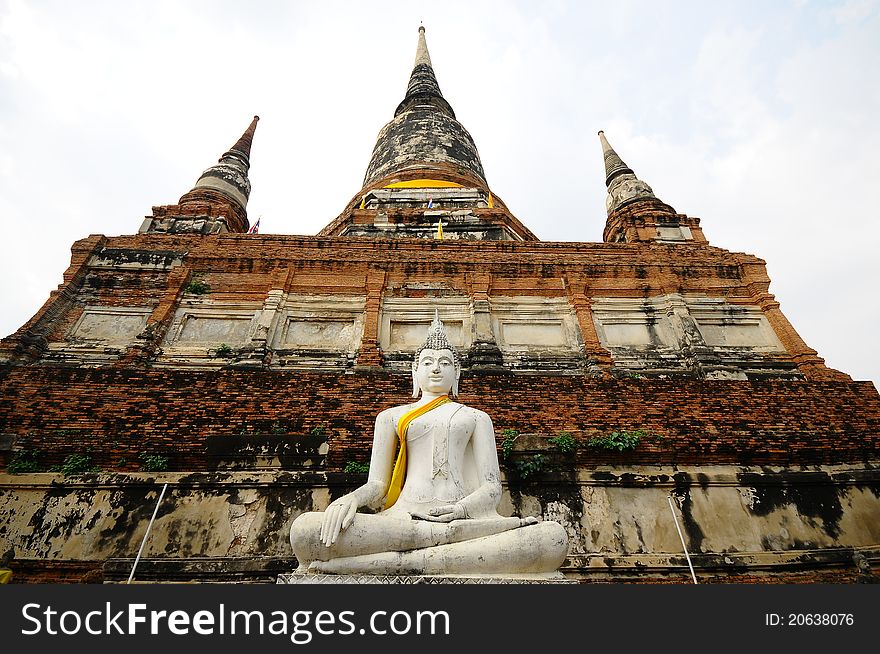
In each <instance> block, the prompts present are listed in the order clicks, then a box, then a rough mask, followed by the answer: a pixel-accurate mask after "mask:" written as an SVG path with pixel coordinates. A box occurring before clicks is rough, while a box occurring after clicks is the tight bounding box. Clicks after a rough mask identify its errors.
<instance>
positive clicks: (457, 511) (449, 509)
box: [412, 504, 468, 522]
mask: <svg viewBox="0 0 880 654" xmlns="http://www.w3.org/2000/svg"><path fill="white" fill-rule="evenodd" d="M412 516H413V517H414V518H420V519H421V520H430V521H431V522H452V521H453V520H463V519H464V518H467V517H468V516H467V511H466V510H465V508H464V506H463V505H461V504H447V505H445V506H438V507H436V508H433V509H431V510H430V511H428V512H427V513H413V514H412Z"/></svg>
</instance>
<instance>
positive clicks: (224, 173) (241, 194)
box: [180, 116, 260, 212]
mask: <svg viewBox="0 0 880 654" xmlns="http://www.w3.org/2000/svg"><path fill="white" fill-rule="evenodd" d="M259 120H260V117H259V116H254V119H253V120H252V121H251V124H250V125H249V126H248V128H247V129H246V130H245V131H244V134H242V135H241V138H240V139H238V141H236V143H235V145H233V146H232V147H231V148H229V150H227V151H226V152H224V153H223V156H222V157H220V159H219V161H218V162H217V163H216V164H215V165H213V166H211V167H210V168H208V169H207V170H206V171H205V172H203V173H202V176H201V177H199V179H198V181H197V182H196V184H195V186H193V188H192V190H191V191H190V192H189V193H187V194H186V195H184V196H183V197H182V198H181V199H180V204H186V203H187V201H195V200H201V199H203V195H204V194H206V193H208V194H209V193H211V192H216V193H219V194H220V195H222V196H223V197H225V198H226V199H228V200H231V201H232V202H234V203H236V204H237V205H238V206H239V208H240V209H241V210H242V211H243V212H244V211H245V209H246V207H247V202H248V197H250V194H251V182H250V180H249V179H248V170H249V169H250V167H251V161H250V156H251V144H252V143H253V140H254V132H255V131H256V129H257V121H259Z"/></svg>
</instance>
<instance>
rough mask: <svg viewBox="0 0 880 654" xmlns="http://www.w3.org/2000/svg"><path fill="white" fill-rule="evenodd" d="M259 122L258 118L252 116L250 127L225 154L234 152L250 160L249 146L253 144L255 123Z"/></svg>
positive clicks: (255, 129)
mask: <svg viewBox="0 0 880 654" xmlns="http://www.w3.org/2000/svg"><path fill="white" fill-rule="evenodd" d="M259 120H260V117H259V116H254V119H253V120H252V121H251V124H250V126H249V127H248V128H247V129H246V130H245V131H244V134H242V135H241V138H240V139H238V141H236V143H235V145H233V146H232V147H231V148H229V152H227V153H226V154H229V153H231V152H232V151H233V150H234V151H235V152H238V153H240V154H243V155H244V156H245V157H248V159H250V156H251V144H252V143H253V142H254V132H256V131H257V121H259ZM224 156H226V155H224ZM221 161H222V159H221Z"/></svg>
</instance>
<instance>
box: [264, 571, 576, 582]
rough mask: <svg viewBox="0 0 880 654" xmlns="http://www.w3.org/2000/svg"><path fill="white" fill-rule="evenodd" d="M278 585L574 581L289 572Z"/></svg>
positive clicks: (558, 577) (550, 577)
mask: <svg viewBox="0 0 880 654" xmlns="http://www.w3.org/2000/svg"><path fill="white" fill-rule="evenodd" d="M278 583H279V584H389V585H395V584H400V585H413V584H454V585H463V584H576V583H577V581H576V580H574V579H566V578H565V577H564V576H563V575H562V574H560V573H556V574H554V575H534V576H531V577H530V576H525V575H522V576H510V577H476V576H474V577H466V576H452V575H450V576H440V575H325V574H304V573H301V572H291V573H290V574H281V575H278Z"/></svg>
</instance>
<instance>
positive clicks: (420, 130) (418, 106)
mask: <svg viewBox="0 0 880 654" xmlns="http://www.w3.org/2000/svg"><path fill="white" fill-rule="evenodd" d="M441 173H442V174H444V175H445V176H441V177H440V178H441V179H450V178H451V181H455V182H459V180H460V181H461V183H466V184H468V185H471V186H474V185H479V186H484V185H485V184H486V179H485V175H484V173H483V164H482V163H481V162H480V154H479V152H477V146H476V145H475V144H474V140H473V138H471V135H470V134H468V131H467V130H466V129H465V128H464V126H463V125H462V124H461V123H459V122H458V121H457V120H456V118H455V112H454V111H453V110H452V107H451V106H450V104H449V103H448V102H447V101H446V99H445V98H444V97H443V94H442V93H441V92H440V85H439V84H437V77H436V76H435V75H434V67H433V65H432V64H431V55H430V54H428V43H427V41H426V40H425V27H424V26H420V27H419V40H418V44H417V45H416V58H415V61H414V64H413V69H412V73H411V74H410V77H409V83H408V84H407V87H406V95H405V96H404V98H403V100H402V101H401V103H400V104H399V105H397V109H396V110H395V112H394V119H393V120H392V121H391V122H390V123H388V124H387V125H385V127H384V128H382V131H381V132H379V137H378V139H377V140H376V146H375V147H374V148H373V156H372V157H371V159H370V165H369V166H367V172H366V174H365V175H364V187H365V188H366V187H368V186H370V185H371V184H374V183H376V182H378V181H379V180H382V179H394V178H395V176H396V175H398V174H406V175H411V176H412V175H421V176H423V177H425V178H432V177H433V178H436V177H437V176H438V175H440V174H441Z"/></svg>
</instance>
